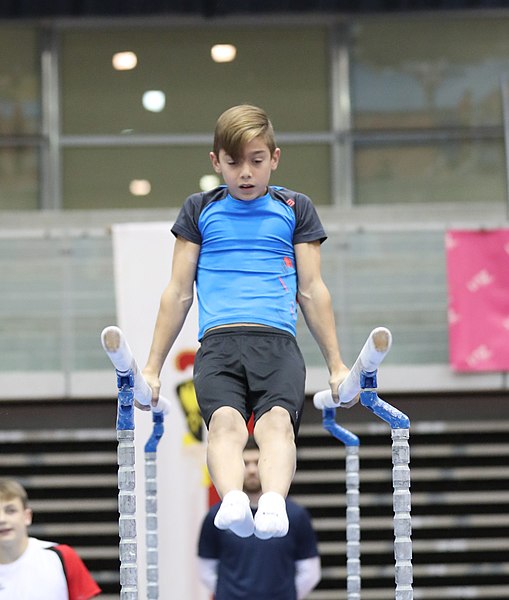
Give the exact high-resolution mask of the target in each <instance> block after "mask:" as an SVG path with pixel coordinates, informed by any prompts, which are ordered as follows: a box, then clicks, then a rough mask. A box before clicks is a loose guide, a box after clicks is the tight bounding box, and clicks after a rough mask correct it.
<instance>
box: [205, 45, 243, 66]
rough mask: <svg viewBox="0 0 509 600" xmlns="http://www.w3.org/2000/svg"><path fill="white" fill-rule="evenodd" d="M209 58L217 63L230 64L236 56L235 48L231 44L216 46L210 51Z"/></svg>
mask: <svg viewBox="0 0 509 600" xmlns="http://www.w3.org/2000/svg"><path fill="white" fill-rule="evenodd" d="M210 56H212V60H213V61H214V62H217V63H225V62H232V60H235V57H236V56H237V48H236V47H235V46H233V45H232V44H216V45H215V46H212V48H211V49H210Z"/></svg>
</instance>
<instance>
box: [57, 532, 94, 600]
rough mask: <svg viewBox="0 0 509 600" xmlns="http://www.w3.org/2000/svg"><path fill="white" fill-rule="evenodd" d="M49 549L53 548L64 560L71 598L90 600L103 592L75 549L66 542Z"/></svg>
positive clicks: (73, 599) (74, 599)
mask: <svg viewBox="0 0 509 600" xmlns="http://www.w3.org/2000/svg"><path fill="white" fill-rule="evenodd" d="M48 550H53V552H55V553H56V554H57V555H58V557H59V558H60V560H61V561H62V566H63V568H64V573H65V578H66V580H67V589H68V591H69V600H89V598H93V597H94V596H97V595H99V594H100V593H101V591H102V590H101V588H100V587H99V586H98V585H97V583H96V582H95V581H94V580H93V579H92V575H90V573H89V571H88V569H87V567H86V566H85V565H84V563H83V561H82V560H81V558H80V557H79V556H78V554H77V553H76V551H75V550H73V549H72V548H71V547H70V546H66V545H65V544H58V545H56V546H51V547H50V548H48Z"/></svg>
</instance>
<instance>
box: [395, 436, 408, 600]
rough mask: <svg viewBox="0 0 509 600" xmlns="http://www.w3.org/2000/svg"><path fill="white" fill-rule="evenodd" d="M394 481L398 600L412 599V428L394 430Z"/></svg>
mask: <svg viewBox="0 0 509 600" xmlns="http://www.w3.org/2000/svg"><path fill="white" fill-rule="evenodd" d="M391 434H392V440H393V441H392V464H393V469H392V482H393V487H394V496H393V506H394V558H395V559H396V600H412V599H413V588H412V584H413V573H412V522H411V517H410V511H411V496H410V467H409V463H410V447H409V445H408V439H409V430H408V429H404V428H403V429H393V430H392V432H391Z"/></svg>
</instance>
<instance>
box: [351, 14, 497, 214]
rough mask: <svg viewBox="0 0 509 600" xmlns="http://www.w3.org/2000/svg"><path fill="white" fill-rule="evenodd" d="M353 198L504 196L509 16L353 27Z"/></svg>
mask: <svg viewBox="0 0 509 600" xmlns="http://www.w3.org/2000/svg"><path fill="white" fill-rule="evenodd" d="M351 32H352V35H351V98H352V122H353V130H354V159H353V162H354V173H355V179H354V181H355V192H354V201H355V203H356V204H372V203H383V204H386V203H389V204H390V203H394V202H396V203H401V204H408V203H429V202H442V203H443V202H458V201H467V202H503V201H504V199H505V197H506V180H505V156H504V143H503V128H502V123H503V114H502V105H503V104H502V88H501V82H502V80H503V78H504V77H507V76H508V75H509V55H508V53H507V40H508V39H509V19H486V18H485V19H483V18H481V19H479V18H477V19H474V18H471V17H468V18H467V17H463V18H458V17H449V18H444V17H441V18H440V19H438V18H422V16H421V17H419V18H408V17H405V18H387V17H385V18H377V19H376V20H374V19H366V20H364V21H359V22H356V23H355V24H353V25H352V27H351Z"/></svg>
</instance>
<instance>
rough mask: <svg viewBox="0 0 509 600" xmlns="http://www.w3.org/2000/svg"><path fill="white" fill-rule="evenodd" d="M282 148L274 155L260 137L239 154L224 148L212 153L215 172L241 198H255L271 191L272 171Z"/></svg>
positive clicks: (249, 143) (229, 189)
mask: <svg viewBox="0 0 509 600" xmlns="http://www.w3.org/2000/svg"><path fill="white" fill-rule="evenodd" d="M279 155H280V150H279V148H276V149H275V150H274V153H273V154H271V153H270V150H269V147H268V145H267V142H265V140H264V139H263V137H261V136H259V137H256V138H254V139H253V140H251V141H250V142H248V143H247V144H246V145H245V146H244V148H243V150H242V153H241V155H240V156H239V157H237V158H233V157H232V156H230V155H229V154H227V153H226V152H225V151H224V150H220V151H219V156H216V155H215V154H214V152H211V153H210V160H211V162H212V166H213V167H214V171H215V172H216V173H218V174H219V175H221V176H222V177H223V179H224V182H225V183H226V185H227V186H228V191H229V192H230V194H231V195H232V196H233V197H234V198H237V200H254V199H256V198H259V197H260V196H263V195H264V194H266V192H267V186H268V185H269V181H270V176H271V174H272V171H275V170H276V169H277V165H278V163H279Z"/></svg>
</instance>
